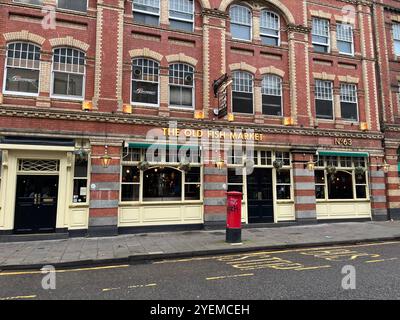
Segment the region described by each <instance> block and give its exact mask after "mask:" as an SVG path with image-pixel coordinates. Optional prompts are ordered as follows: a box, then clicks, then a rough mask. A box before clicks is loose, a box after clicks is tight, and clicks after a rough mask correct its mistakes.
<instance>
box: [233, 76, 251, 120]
mask: <svg viewBox="0 0 400 320" xmlns="http://www.w3.org/2000/svg"><path fill="white" fill-rule="evenodd" d="M235 74H248V75H250V77H251V89H252V90H251V92H250V91H246V90H240V89H239V90H234V89H233V88H234V87H235V85H236V84H235V77H234V75H235ZM232 80H233V82H232V89H231V110H232V113H234V114H240V115H248V116H250V115H254V113H255V110H254V104H255V101H254V100H255V95H254V75H253V74H252V73H251V72H249V71H244V70H235V71H233V72H232ZM240 80H241V79H239V81H240ZM242 80H243V79H242ZM239 86H241V85H240V84H239ZM233 92H242V93H251V94H252V96H253V99H252V100H253V103H252V105H253V112H252V113H246V112H245V113H243V112H234V111H233Z"/></svg>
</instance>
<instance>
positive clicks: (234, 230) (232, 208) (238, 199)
mask: <svg viewBox="0 0 400 320" xmlns="http://www.w3.org/2000/svg"><path fill="white" fill-rule="evenodd" d="M227 203H228V210H227V217H226V242H228V243H239V242H242V193H241V192H236V191H231V192H227Z"/></svg>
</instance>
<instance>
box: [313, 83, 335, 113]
mask: <svg viewBox="0 0 400 320" xmlns="http://www.w3.org/2000/svg"><path fill="white" fill-rule="evenodd" d="M315 113H316V116H317V118H319V119H329V120H333V82H332V81H324V80H316V81H315Z"/></svg>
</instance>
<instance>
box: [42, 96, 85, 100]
mask: <svg viewBox="0 0 400 320" xmlns="http://www.w3.org/2000/svg"><path fill="white" fill-rule="evenodd" d="M50 99H51V100H54V101H63V102H83V101H84V100H85V99H84V98H73V97H65V96H53V95H52V96H50Z"/></svg>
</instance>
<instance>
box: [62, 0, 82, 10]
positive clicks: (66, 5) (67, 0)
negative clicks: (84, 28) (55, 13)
mask: <svg viewBox="0 0 400 320" xmlns="http://www.w3.org/2000/svg"><path fill="white" fill-rule="evenodd" d="M87 5H88V0H74V1H71V0H57V8H60V9H65V10H71V11H79V12H86V11H87Z"/></svg>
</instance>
